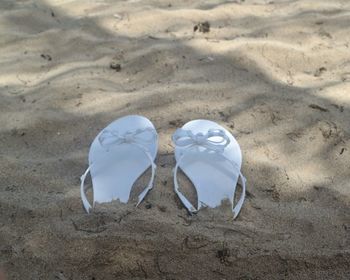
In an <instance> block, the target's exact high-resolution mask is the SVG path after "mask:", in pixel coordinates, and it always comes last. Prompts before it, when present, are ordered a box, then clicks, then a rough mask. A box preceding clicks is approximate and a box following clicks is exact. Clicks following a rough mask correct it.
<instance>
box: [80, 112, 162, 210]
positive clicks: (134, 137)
mask: <svg viewBox="0 0 350 280" xmlns="http://www.w3.org/2000/svg"><path fill="white" fill-rule="evenodd" d="M157 150H158V134H157V132H156V130H155V128H154V125H153V124H152V123H151V121H150V120H148V119H147V118H145V117H142V116H135V115H132V116H126V117H123V118H120V119H118V120H115V121H114V122H112V123H111V124H109V125H108V126H107V127H106V128H105V129H103V130H102V131H101V132H100V133H99V134H98V135H97V136H96V138H95V140H94V141H93V142H92V144H91V147H90V152H89V167H88V168H87V169H86V171H85V173H84V174H83V175H82V176H81V186H80V193H81V199H82V201H83V205H84V208H85V210H86V212H88V213H89V212H90V209H91V208H92V207H93V206H94V204H95V203H96V202H98V203H104V202H111V201H112V200H116V199H118V200H119V201H120V202H123V203H127V202H128V200H129V197H130V192H131V188H132V186H133V184H134V183H135V181H136V180H137V179H138V178H139V177H140V176H141V175H142V174H143V173H144V172H145V171H146V170H147V169H148V168H149V167H151V168H152V175H151V179H150V181H149V183H148V185H147V186H146V188H145V189H144V190H143V191H142V193H141V194H140V195H139V196H138V203H137V205H138V204H140V203H141V201H142V200H143V199H144V197H145V196H146V194H147V193H148V192H149V191H150V190H151V189H152V187H153V181H154V176H155V171H156V165H155V163H154V160H155V158H156V155H157ZM89 172H90V174H91V179H92V186H93V206H91V204H90V203H89V201H88V199H87V198H86V193H85V192H86V190H85V188H84V181H85V178H86V176H87V174H88V173H89Z"/></svg>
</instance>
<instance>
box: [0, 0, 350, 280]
mask: <svg viewBox="0 0 350 280" xmlns="http://www.w3.org/2000/svg"><path fill="white" fill-rule="evenodd" d="M205 21H208V22H209V25H210V29H209V32H201V31H208V30H207V29H206V28H203V26H204V27H205V26H206V25H205V24H204V25H203V24H201V23H203V22H205ZM349 22H350V2H349V1H347V0H334V1H328V0H323V1H322V0H301V1H291V0H283V1H282V0H281V1H277V0H275V1H267V0H266V1H265V0H245V1H218V0H208V1H199V0H198V1H194V0H186V1H185V0H181V1H160V0H149V1H137V0H136V1H135V0H133V1H107V0H100V1H86V0H76V1H70V0H46V1H44V0H36V1H34V0H28V1H25V0H23V1H12V0H3V1H1V2H0V145H1V146H0V158H1V160H0V267H2V270H3V271H4V272H5V274H6V275H7V279H60V280H64V279H89V280H93V279H95V280H97V279H98V280H100V279H169V280H170V279H350V185H349V184H350V171H349V170H350V169H349V167H350V122H349V119H350V95H349V92H350V48H349V44H350V35H349V34H350V25H349ZM195 26H197V28H196V29H197V30H196V31H194V29H195ZM199 27H200V28H199ZM111 63H112V64H114V67H113V68H116V69H111V68H110V64H111ZM117 64H119V65H120V69H119V68H118V67H117V66H116V65H117ZM128 114H140V115H144V116H146V117H148V118H149V119H151V120H152V121H153V123H154V124H155V126H156V128H157V130H158V132H159V140H160V146H159V155H158V157H157V160H156V163H157V165H158V170H157V177H156V181H155V186H154V189H153V190H152V192H151V193H150V194H149V195H148V196H147V198H146V200H145V201H144V202H143V203H142V204H141V205H140V207H139V208H135V207H134V204H133V203H132V202H131V203H129V204H128V205H122V204H118V203H113V204H111V205H100V206H98V207H97V208H96V209H95V211H94V213H93V214H91V215H87V214H85V212H84V211H83V208H82V204H81V200H80V193H79V177H80V175H81V174H82V172H83V171H84V170H85V168H86V167H87V154H88V150H89V145H90V143H91V142H92V140H93V139H94V137H95V135H96V134H97V133H98V132H99V131H100V130H101V129H103V128H104V127H105V126H106V125H107V124H108V123H110V122H111V121H113V120H115V119H117V118H119V117H121V116H124V115H128ZM198 118H205V119H210V120H214V121H216V122H218V123H219V124H221V125H223V126H225V127H227V128H228V129H230V131H231V132H232V133H233V134H234V135H235V137H236V138H237V140H238V142H239V143H240V145H241V148H242V152H243V169H242V171H243V173H244V174H245V176H246V177H247V188H248V193H247V196H248V197H247V200H246V202H245V204H244V207H243V209H242V212H241V214H240V216H239V217H238V219H237V220H236V221H232V218H231V216H230V215H228V213H227V211H226V210H227V209H226V208H225V209H224V207H223V209H215V210H210V209H205V210H203V211H201V212H200V213H199V214H198V215H195V216H192V217H191V216H189V215H188V213H187V212H186V210H185V209H184V208H183V207H182V206H181V203H180V202H179V200H178V199H177V197H176V196H175V194H174V191H173V183H172V173H171V171H172V168H173V167H174V163H175V161H174V157H173V145H172V143H171V138H170V137H171V135H172V133H173V132H174V131H175V129H176V128H177V127H179V126H181V125H183V124H184V123H186V122H187V121H189V120H192V119H198ZM146 175H147V174H146ZM185 185H186V186H187V185H188V184H185ZM187 191H189V189H188V190H187ZM193 195H194V196H195V194H192V197H191V198H192V199H194V198H195V197H194V198H193ZM0 274H1V273H0ZM0 278H1V277H0Z"/></svg>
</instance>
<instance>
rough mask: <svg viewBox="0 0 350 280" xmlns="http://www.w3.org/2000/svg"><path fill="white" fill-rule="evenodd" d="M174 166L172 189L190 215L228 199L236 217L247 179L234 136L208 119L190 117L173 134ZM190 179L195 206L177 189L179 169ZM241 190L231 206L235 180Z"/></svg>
mask: <svg viewBox="0 0 350 280" xmlns="http://www.w3.org/2000/svg"><path fill="white" fill-rule="evenodd" d="M172 139H173V142H174V144H175V158H176V166H175V168H174V188H175V192H176V193H177V195H178V196H179V198H180V200H181V202H182V203H183V204H184V206H185V207H186V208H187V210H188V211H189V212H190V213H191V214H192V213H196V212H197V211H198V210H199V209H200V208H201V207H211V208H215V207H218V206H220V205H221V204H222V202H223V201H224V200H229V202H230V203H231V205H232V212H233V214H234V218H236V217H237V216H238V214H239V212H240V210H241V208H242V205H243V202H244V199H245V183H246V179H245V178H244V176H243V175H242V173H241V171H240V170H241V165H242V153H241V149H240V147H239V145H238V143H237V141H236V139H235V138H234V137H233V135H232V134H231V133H230V132H229V131H228V130H226V129H225V128H223V127H222V126H220V125H219V124H217V123H215V122H212V121H208V120H193V121H190V122H188V123H186V124H185V125H184V126H183V127H182V128H179V129H177V130H176V132H175V133H174V135H173V137H172ZM179 168H180V169H181V170H182V171H183V172H184V173H185V175H186V176H187V177H188V178H189V179H190V180H191V182H192V184H193V185H194V187H195V189H196V191H197V198H198V204H197V209H196V208H195V207H194V206H193V205H192V204H191V202H189V200H188V199H187V198H186V197H185V196H184V195H183V194H182V193H181V192H180V190H179V185H178V181H177V173H178V169H179ZM239 178H240V179H241V182H242V193H241V196H240V198H239V200H238V202H237V204H236V206H235V207H234V205H233V203H234V195H235V191H236V186H237V182H238V179H239Z"/></svg>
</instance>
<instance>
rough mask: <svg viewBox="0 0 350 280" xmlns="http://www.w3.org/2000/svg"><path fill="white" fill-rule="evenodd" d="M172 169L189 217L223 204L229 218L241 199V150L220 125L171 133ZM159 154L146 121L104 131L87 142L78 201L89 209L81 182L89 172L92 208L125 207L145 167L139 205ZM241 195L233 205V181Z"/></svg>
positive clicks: (198, 124)
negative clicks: (181, 176) (188, 187)
mask: <svg viewBox="0 0 350 280" xmlns="http://www.w3.org/2000/svg"><path fill="white" fill-rule="evenodd" d="M172 139H173V142H174V144H175V158H176V166H175V168H174V189H175V192H176V193H177V195H178V196H179V198H180V200H181V202H182V203H183V204H184V206H185V207H186V208H187V210H188V211H189V212H190V213H191V214H192V213H196V212H197V211H198V210H199V209H200V208H202V207H211V208H215V207H217V206H220V205H221V204H222V202H223V201H224V200H228V201H229V202H230V204H231V205H232V211H233V214H234V218H236V217H237V215H238V214H239V212H240V210H241V208H242V205H243V202H244V199H245V181H246V180H245V178H244V177H243V175H242V173H241V171H240V169H241V164H242V153H241V149H240V147H239V145H238V143H237V141H236V140H235V138H234V137H233V136H232V134H231V133H230V132H229V131H227V130H226V129H225V128H223V127H222V126H220V125H218V124H217V123H215V122H212V121H208V120H194V121H190V122H188V123H186V124H185V125H184V126H183V127H182V128H179V129H177V130H176V132H175V133H174V135H173V137H172ZM157 150H158V134H157V131H156V129H155V127H154V125H153V124H152V122H151V121H150V120H148V119H147V118H145V117H142V116H136V115H131V116H125V117H122V118H120V119H117V120H115V121H114V122H112V123H111V124H109V125H108V126H107V127H106V128H105V129H103V130H102V131H101V132H100V133H99V134H98V135H97V136H96V138H95V140H94V141H93V142H92V144H91V147H90V152H89V167H88V168H87V170H86V171H85V173H84V174H83V175H82V176H81V187H80V191H81V198H82V201H83V205H84V208H85V210H86V211H87V212H88V213H89V212H90V210H91V209H92V206H91V204H90V203H89V201H88V199H87V197H86V190H85V187H84V182H85V178H86V176H87V174H88V173H89V172H90V174H91V179H92V186H93V205H94V204H95V203H96V202H98V203H105V202H111V201H112V200H119V201H120V202H123V203H127V202H128V200H129V197H130V192H131V189H132V186H133V184H134V183H135V182H136V180H137V179H138V178H139V177H140V176H141V175H142V174H143V173H144V172H145V171H146V170H147V169H148V168H149V167H151V169H152V175H151V179H150V181H149V183H148V185H147V186H146V187H145V189H144V190H143V191H142V192H141V194H140V195H139V196H138V203H137V205H138V204H140V203H141V201H142V200H143V199H144V198H145V196H146V194H147V193H148V192H149V191H150V190H151V189H152V187H153V182H154V177H155V172H156V164H155V163H154V160H155V158H156V155H157ZM179 168H180V169H181V170H182V171H183V172H184V173H185V175H186V176H187V177H188V178H189V179H190V180H191V182H192V183H193V185H194V187H195V189H196V191H197V198H198V203H197V208H195V207H194V206H193V205H192V204H191V202H190V201H189V200H188V199H187V198H186V197H185V196H184V195H183V194H182V193H181V192H180V189H179V185H178V180H177V173H178V169H179ZM239 178H240V179H241V186H242V192H241V195H240V198H239V199H238V201H237V203H236V204H235V205H234V195H235V191H236V186H237V182H238V179H239Z"/></svg>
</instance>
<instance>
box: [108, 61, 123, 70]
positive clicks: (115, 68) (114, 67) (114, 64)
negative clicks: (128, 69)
mask: <svg viewBox="0 0 350 280" xmlns="http://www.w3.org/2000/svg"><path fill="white" fill-rule="evenodd" d="M109 68H111V69H113V70H115V71H116V72H120V70H122V67H121V66H120V64H119V63H115V62H111V63H110V64H109Z"/></svg>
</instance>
